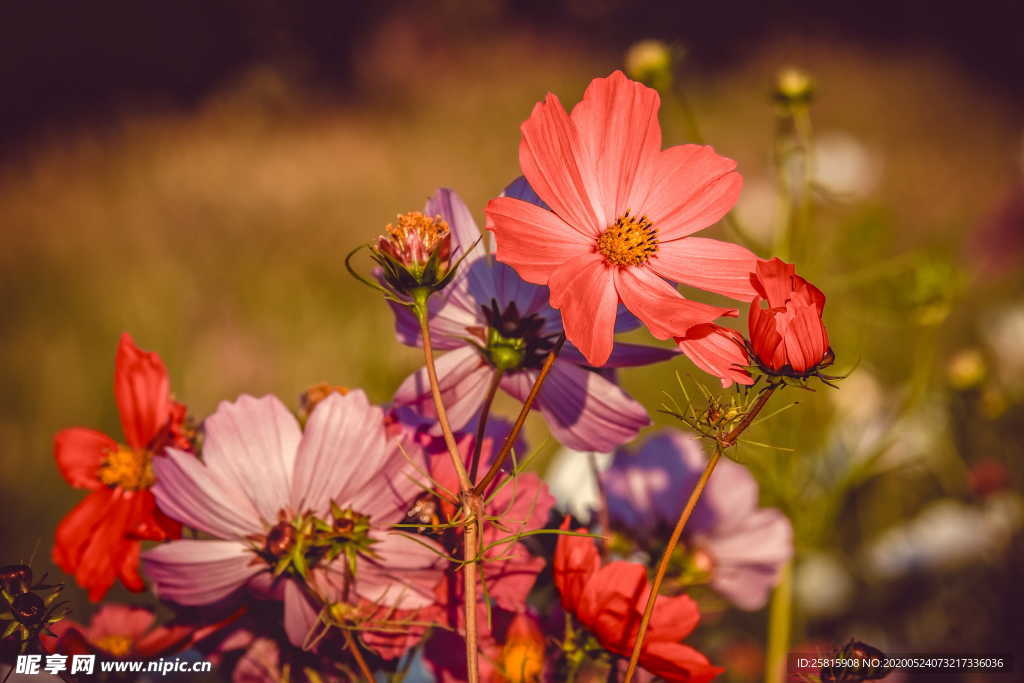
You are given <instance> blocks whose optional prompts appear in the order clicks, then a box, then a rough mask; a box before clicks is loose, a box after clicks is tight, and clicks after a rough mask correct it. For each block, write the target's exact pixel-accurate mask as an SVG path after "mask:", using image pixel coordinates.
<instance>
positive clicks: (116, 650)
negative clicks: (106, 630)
mask: <svg viewBox="0 0 1024 683" xmlns="http://www.w3.org/2000/svg"><path fill="white" fill-rule="evenodd" d="M96 647H98V648H100V649H102V650H105V651H107V652H109V653H110V654H112V655H114V656H115V657H124V656H125V655H126V654H128V653H129V652H131V650H132V639H131V638H129V637H128V636H103V637H102V638H99V639H98V640H97V641H96Z"/></svg>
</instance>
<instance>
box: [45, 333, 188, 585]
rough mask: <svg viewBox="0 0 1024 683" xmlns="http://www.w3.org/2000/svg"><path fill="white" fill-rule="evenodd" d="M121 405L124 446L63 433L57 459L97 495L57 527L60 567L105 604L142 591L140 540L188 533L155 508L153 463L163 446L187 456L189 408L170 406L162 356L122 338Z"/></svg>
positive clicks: (78, 430)
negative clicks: (124, 591) (113, 589)
mask: <svg viewBox="0 0 1024 683" xmlns="http://www.w3.org/2000/svg"><path fill="white" fill-rule="evenodd" d="M114 397H115V399H116V401H117V408H118V411H119V412H120V414H121V427H122V429H123V430H124V437H125V441H126V443H125V444H120V443H118V442H116V441H114V440H113V439H111V438H110V437H108V436H107V435H105V434H101V433H99V432H97V431H94V430H92V429H86V428H84V427H72V428H71V429H65V430H63V431H61V432H58V433H57V436H56V437H55V439H54V457H55V458H56V459H57V467H58V468H59V469H60V473H61V474H62V475H63V476H64V478H65V479H66V480H67V482H68V483H69V484H71V485H72V486H74V487H75V488H81V489H89V490H90V491H92V493H90V494H89V495H88V496H86V497H85V499H84V500H82V502H80V503H79V504H78V505H77V506H75V508H74V509H73V510H71V512H69V513H68V514H67V516H66V517H65V518H64V519H63V520H62V521H61V523H60V525H59V526H58V527H57V534H56V539H55V540H56V542H55V543H54V546H53V561H54V563H55V564H56V565H57V566H58V567H60V568H61V569H63V570H64V571H65V572H67V573H68V574H73V575H74V577H75V580H76V581H78V584H79V585H80V586H82V587H83V588H87V589H88V590H89V599H90V600H93V601H94V602H95V601H98V600H100V599H101V598H102V597H103V596H104V594H105V593H106V592H107V590H109V589H110V586H111V585H113V583H114V581H115V580H116V579H118V578H119V579H121V583H123V584H124V585H125V586H126V587H127V588H128V589H130V590H133V591H141V590H142V589H143V587H144V584H143V582H142V578H141V577H140V576H139V571H138V567H139V546H140V541H141V540H152V541H163V540H166V539H169V538H177V537H179V536H180V535H181V525H180V524H179V523H178V522H176V521H174V520H172V519H171V518H169V517H167V516H166V515H164V514H163V513H162V512H160V510H158V509H157V507H156V502H155V499H154V498H153V494H152V493H150V491H149V487H150V486H152V484H153V481H154V478H153V467H152V463H151V460H152V457H153V455H154V454H157V453H161V452H162V451H163V448H164V446H174V447H176V448H182V449H188V447H189V442H188V439H187V438H186V436H185V435H184V433H183V430H182V423H183V422H184V419H185V406H184V405H182V404H180V403H176V402H175V401H174V400H172V399H171V392H170V380H169V379H168V376H167V368H166V367H164V363H163V361H162V360H160V356H158V355H157V354H155V353H147V352H145V351H142V350H141V349H139V348H138V347H137V346H136V345H135V342H134V341H132V338H131V336H130V335H128V334H123V335H122V336H121V342H120V344H119V345H118V347H117V357H116V360H115V370H114Z"/></svg>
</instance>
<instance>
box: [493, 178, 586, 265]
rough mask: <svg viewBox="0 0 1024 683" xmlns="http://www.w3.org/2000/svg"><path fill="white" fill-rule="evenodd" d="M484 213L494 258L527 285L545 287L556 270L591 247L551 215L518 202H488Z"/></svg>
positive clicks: (513, 200) (564, 223)
mask: <svg viewBox="0 0 1024 683" xmlns="http://www.w3.org/2000/svg"><path fill="white" fill-rule="evenodd" d="M486 213H487V218H488V229H489V230H491V231H492V232H493V233H494V244H495V250H496V251H495V258H497V259H498V260H499V261H501V262H502V263H507V264H508V265H510V266H512V267H513V268H515V269H516V272H517V273H519V275H520V277H522V278H523V279H524V280H526V281H527V282H533V283H535V284H538V285H546V284H547V283H548V279H550V277H551V275H552V273H553V271H554V270H555V269H556V268H558V267H559V266H560V265H562V264H563V263H565V262H566V261H569V260H571V259H572V258H574V257H576V256H579V255H580V254H585V253H588V252H590V251H591V249H592V247H593V244H594V239H593V238H592V237H590V236H587V235H583V234H581V233H580V232H578V231H576V230H573V229H572V228H571V227H570V226H569V225H568V224H567V223H566V222H565V221H563V220H562V219H561V218H560V217H559V216H558V215H556V214H555V213H553V212H551V211H546V210H545V209H542V208H540V207H539V206H535V205H534V204H531V203H529V202H525V201H522V200H520V199H512V198H511V197H497V198H495V199H492V200H491V201H489V202H487V209H486Z"/></svg>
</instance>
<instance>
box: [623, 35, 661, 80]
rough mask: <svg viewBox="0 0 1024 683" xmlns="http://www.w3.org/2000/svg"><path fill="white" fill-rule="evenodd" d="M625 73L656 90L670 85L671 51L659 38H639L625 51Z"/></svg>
mask: <svg viewBox="0 0 1024 683" xmlns="http://www.w3.org/2000/svg"><path fill="white" fill-rule="evenodd" d="M626 74H628V75H629V77H630V78H632V79H633V80H636V81H640V82H641V83H644V84H645V85H649V86H651V87H652V88H655V89H657V90H667V89H668V88H669V87H671V85H672V51H671V49H670V48H669V46H668V45H666V44H665V43H663V42H661V41H660V40H641V41H640V42H639V43H633V45H632V46H631V47H630V48H629V50H628V51H627V52H626Z"/></svg>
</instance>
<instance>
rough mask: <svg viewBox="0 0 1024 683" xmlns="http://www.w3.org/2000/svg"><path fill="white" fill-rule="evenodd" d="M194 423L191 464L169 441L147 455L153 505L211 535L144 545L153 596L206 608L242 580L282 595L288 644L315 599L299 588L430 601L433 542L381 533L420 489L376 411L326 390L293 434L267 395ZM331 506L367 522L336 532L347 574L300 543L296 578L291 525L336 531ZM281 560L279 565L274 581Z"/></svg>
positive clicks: (436, 569)
mask: <svg viewBox="0 0 1024 683" xmlns="http://www.w3.org/2000/svg"><path fill="white" fill-rule="evenodd" d="M204 424H205V433H206V438H205V442H204V445H203V457H202V461H200V460H198V459H197V458H196V457H195V456H194V455H189V454H187V453H183V452H181V451H177V450H175V449H172V448H169V449H168V450H167V456H168V457H166V458H156V459H155V460H156V462H155V463H154V467H155V468H156V470H157V480H158V483H157V484H156V486H155V487H154V489H153V492H154V494H155V495H156V499H157V503H158V504H159V505H160V508H161V509H162V510H163V511H164V512H165V513H167V514H168V515H170V516H171V517H172V518H174V519H178V520H181V521H182V522H183V523H184V524H185V525H186V526H190V527H192V528H194V529H196V530H198V531H201V532H203V533H204V534H208V535H209V536H212V537H213V539H211V540H199V539H187V540H179V541H173V542H171V543H167V544H164V545H161V546H158V547H156V548H154V549H153V550H150V551H149V552H147V553H145V555H144V557H143V562H144V564H145V568H146V573H147V575H148V576H149V577H150V579H152V580H153V582H154V583H155V591H156V593H157V594H158V595H159V596H160V597H161V598H164V599H167V600H170V601H172V602H176V603H179V604H182V605H206V604H210V603H214V602H218V601H221V600H224V599H227V598H231V597H235V596H236V595H237V592H238V591H239V590H240V589H242V588H243V587H245V588H247V589H248V590H249V591H250V592H251V593H253V594H254V595H256V596H258V597H263V598H270V599H279V600H283V601H284V621H285V630H286V632H287V633H288V637H289V639H290V640H291V641H292V643H293V644H296V645H303V644H305V641H306V638H307V635H308V634H309V631H310V629H311V627H312V626H313V625H314V623H315V621H316V620H317V618H318V613H319V611H320V609H321V607H322V605H321V604H318V603H317V602H316V601H315V599H314V597H313V594H312V592H311V590H310V586H312V587H313V588H315V591H316V593H317V594H318V595H319V596H320V597H322V598H323V599H324V600H326V601H328V602H335V601H342V600H343V599H345V596H346V595H347V596H348V600H351V601H352V602H355V601H357V600H365V601H369V602H374V603H378V604H382V605H386V606H390V607H395V608H399V609H410V608H417V607H422V606H425V605H428V604H430V603H431V602H432V601H433V595H434V588H435V586H436V584H437V583H438V582H439V581H440V579H441V567H440V563H439V560H438V554H437V553H438V551H439V549H438V548H431V547H430V546H431V545H432V543H431V542H430V541H428V540H426V539H424V540H423V541H422V542H416V541H413V540H411V539H409V538H407V537H405V536H403V535H400V534H397V533H394V532H391V531H390V527H391V525H392V524H394V523H396V522H400V521H401V520H402V519H403V518H404V517H405V514H406V512H407V510H408V509H409V507H410V506H411V504H412V503H411V501H412V500H413V499H414V498H415V497H416V495H417V494H419V493H421V489H420V488H419V484H418V483H417V482H416V481H415V480H414V477H415V476H416V473H415V471H414V470H413V469H412V468H411V466H410V465H409V461H408V459H407V458H408V457H410V456H409V455H408V449H409V448H415V447H414V446H413V445H412V444H410V443H408V442H407V441H406V442H405V443H403V440H402V439H401V438H389V437H388V435H387V434H386V433H385V425H384V415H383V413H382V411H381V410H380V408H377V407H375V406H372V405H370V403H369V402H368V401H367V399H366V396H365V394H363V392H362V391H358V390H357V391H351V392H349V393H348V394H347V395H344V396H343V395H341V394H338V393H333V394H331V395H330V396H329V397H327V398H326V399H324V400H323V401H322V402H321V403H319V404H318V405H317V406H316V408H315V409H314V410H313V413H312V415H311V416H310V418H309V421H308V422H307V424H306V426H305V431H303V430H301V429H300V427H299V423H298V421H297V420H296V419H295V417H294V416H293V415H292V414H291V413H290V412H289V411H288V410H287V409H286V408H285V406H284V405H283V404H282V403H281V402H280V401H279V400H278V399H277V398H275V397H273V396H265V397H263V398H253V397H251V396H242V397H241V398H239V399H238V400H237V401H235V402H234V403H228V402H222V403H221V404H220V406H219V407H218V408H217V411H216V412H215V413H214V414H213V415H212V416H210V417H209V418H207V420H206V421H205V423H204ZM339 511H340V512H342V513H344V515H348V514H355V515H359V516H365V518H366V519H365V521H366V522H367V524H368V528H367V529H366V530H365V531H364V532H360V533H361V535H359V536H353V540H351V541H344V540H343V541H338V545H339V546H340V547H348V548H354V549H355V552H356V553H357V554H356V557H355V559H356V570H355V574H354V576H348V575H347V574H348V572H347V571H346V569H345V567H346V554H345V552H342V554H341V555H339V556H337V557H336V558H335V559H334V560H333V561H330V562H327V561H322V560H321V559H320V558H321V557H322V555H323V553H320V555H317V554H315V553H312V552H308V551H307V552H306V553H302V557H303V558H304V561H305V564H307V565H308V568H309V569H308V571H307V575H308V582H307V581H304V580H302V578H301V571H300V570H299V568H298V567H297V566H296V565H295V564H294V562H293V561H291V560H288V559H287V558H289V557H292V556H293V552H292V551H293V549H294V548H296V547H298V546H296V544H295V541H296V539H297V538H305V537H304V536H303V534H305V533H307V532H303V531H302V530H301V528H302V526H303V522H306V521H310V520H319V521H322V522H325V523H326V524H327V525H330V528H332V529H333V530H336V531H341V530H346V531H347V530H348V529H349V528H350V527H349V526H347V525H346V524H344V523H343V522H344V520H345V519H347V518H345V517H344V515H343V517H341V518H339V517H338V516H337V515H336V514H335V513H336V512H339ZM360 519H362V517H360ZM308 538H313V537H312V536H309V537H308ZM321 538H322V537H321ZM346 543H349V544H350V545H347V546H346V545H345V544H346ZM360 543H361V544H360ZM367 546H368V547H367ZM304 547H306V548H308V547H309V546H308V544H307V545H306V546H304ZM282 561H285V562H286V565H287V566H286V568H285V570H284V571H283V573H282V574H280V576H278V577H277V578H275V577H274V576H272V572H273V571H274V568H275V566H278V565H279V563H280V562H282Z"/></svg>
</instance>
